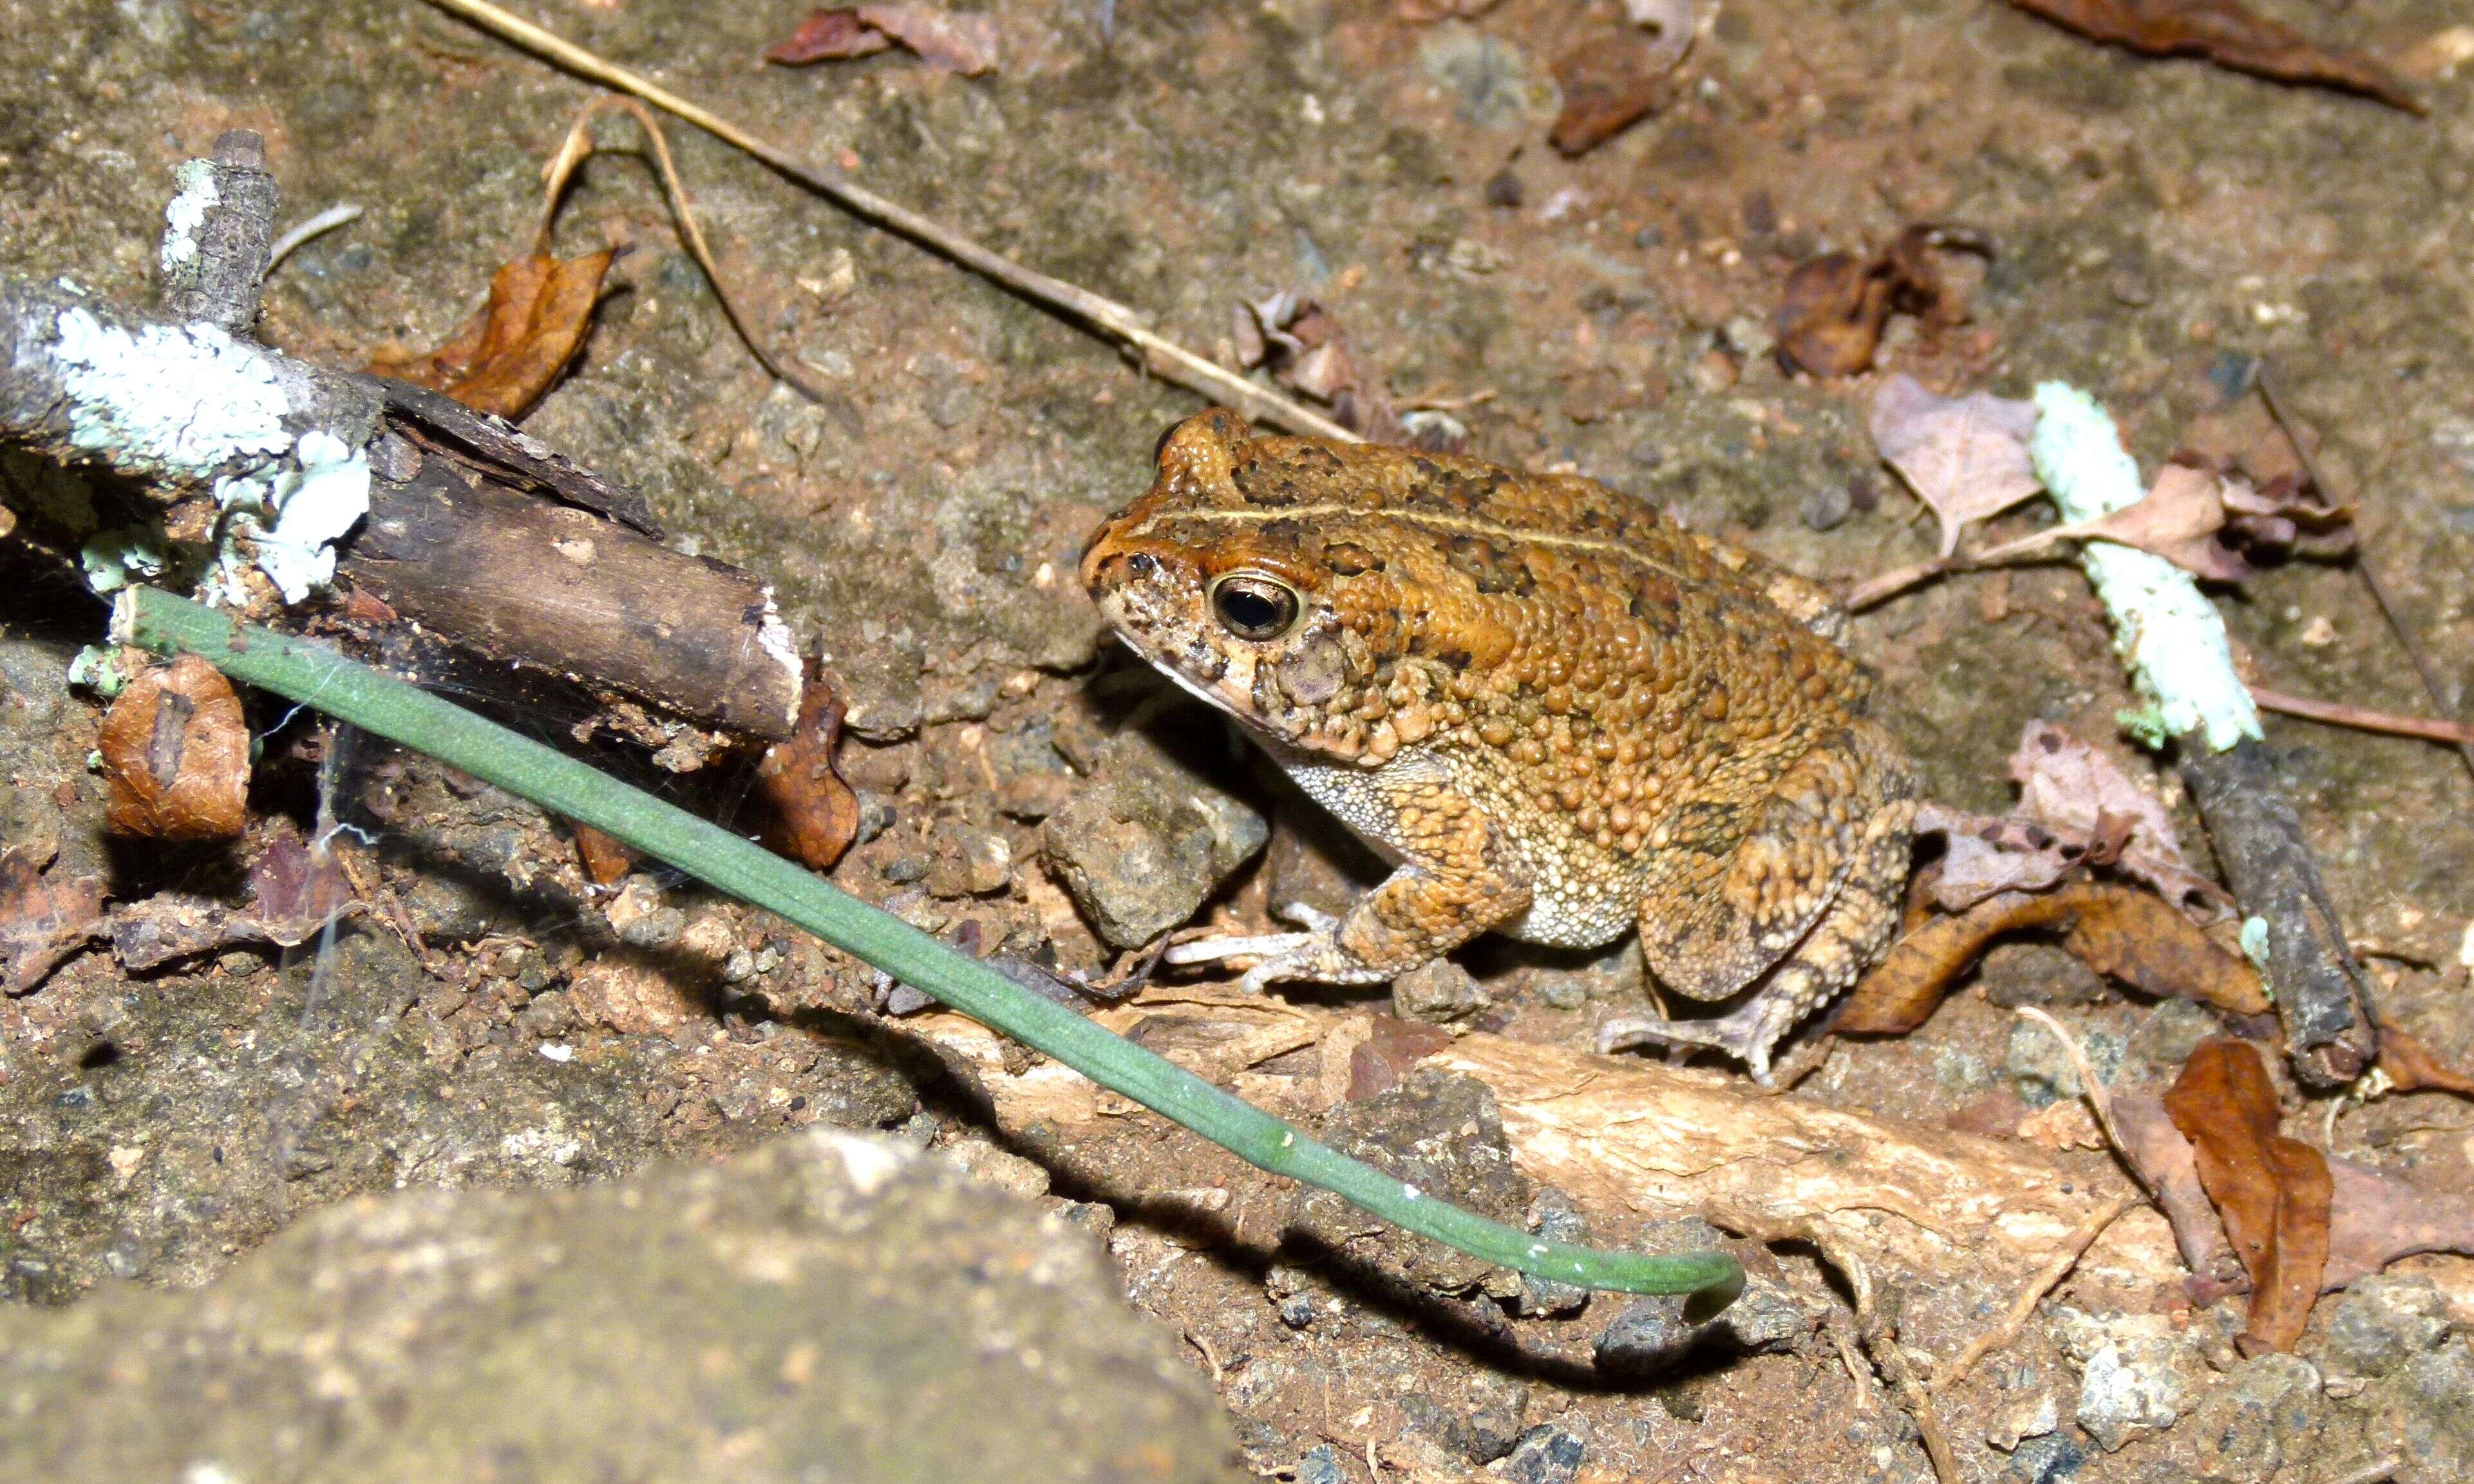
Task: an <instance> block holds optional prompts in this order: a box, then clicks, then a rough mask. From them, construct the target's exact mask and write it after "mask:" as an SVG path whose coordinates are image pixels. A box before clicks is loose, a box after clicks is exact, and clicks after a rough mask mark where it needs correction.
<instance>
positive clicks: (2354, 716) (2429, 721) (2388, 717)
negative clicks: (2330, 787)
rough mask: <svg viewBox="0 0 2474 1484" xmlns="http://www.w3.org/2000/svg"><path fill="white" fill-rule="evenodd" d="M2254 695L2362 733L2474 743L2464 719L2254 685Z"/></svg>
mask: <svg viewBox="0 0 2474 1484" xmlns="http://www.w3.org/2000/svg"><path fill="white" fill-rule="evenodd" d="M2250 698H2251V699H2252V700H2254V701H2257V702H2258V703H2259V708H2260V709H2261V710H2262V711H2275V712H2282V713H2283V714H2285V715H2286V716H2289V717H2302V718H2306V719H2309V720H2312V721H2325V722H2327V723H2328V724H2329V725H2330V726H2349V727H2352V728H2353V729H2354V730H2356V731H2358V732H2381V733H2385V734H2386V735H2388V736H2390V737H2413V738H2419V739H2421V740H2422V741H2424V742H2442V743H2446V744H2448V745H2451V746H2458V747H2462V746H2465V745H2467V744H2468V743H2474V726H2467V725H2466V724H2465V723H2464V722H2462V721H2442V720H2438V719H2437V718H2431V717H2401V716H2399V715H2397V714H2396V713H2395V712H2393V711H2373V710H2371V709H2370V708H2369V707H2367V706H2348V705H2346V704H2344V703H2343V702H2341V701H2315V700H2312V699H2310V698H2309V697H2308V696H2301V695H2287V694H2284V693H2280V692H2276V691H2263V690H2261V689H2260V688H2259V687H2257V686H2252V687H2251V688H2250Z"/></svg>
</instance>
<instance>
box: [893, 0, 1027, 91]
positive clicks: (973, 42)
mask: <svg viewBox="0 0 2474 1484" xmlns="http://www.w3.org/2000/svg"><path fill="white" fill-rule="evenodd" d="M859 18H860V19H861V20H863V21H865V22H867V23H868V24H869V25H871V26H874V27H875V28H876V29H877V30H879V31H882V32H884V33H885V35H886V36H891V37H892V38H893V39H894V40H896V41H899V42H900V43H902V45H904V46H905V47H907V48H909V49H910V51H911V52H913V53H915V54H917V56H918V58H919V60H920V61H924V62H926V63H927V64H928V65H930V66H932V67H934V68H935V69H936V70H937V71H939V72H952V73H956V74H958V75H959V76H962V77H978V76H979V75H980V74H981V73H982V72H991V71H994V70H995V69H996V64H997V22H996V17H995V16H993V15H990V14H986V13H984V12H960V11H940V10H937V9H935V8H934V7H933V6H925V5H862V6H861V7H860V8H859Z"/></svg>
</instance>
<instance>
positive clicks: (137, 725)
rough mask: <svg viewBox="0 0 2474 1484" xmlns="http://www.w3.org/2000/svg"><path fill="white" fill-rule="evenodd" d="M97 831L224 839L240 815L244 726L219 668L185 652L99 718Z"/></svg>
mask: <svg viewBox="0 0 2474 1484" xmlns="http://www.w3.org/2000/svg"><path fill="white" fill-rule="evenodd" d="M99 750H100V751H101V753H102V754H103V776H104V782H105V784H106V785H107V787H108V789H109V797H108V799H107V801H106V803H105V806H104V824H105V827H106V828H108V829H109V830H110V831H111V833H112V834H114V835H127V836H135V837H138V838H141V839H231V838H232V837H234V836H236V835H238V834H240V832H241V826H242V825H243V824H245V823H246V822H247V821H248V816H249V811H248V801H249V722H248V720H247V718H244V717H243V716H242V715H241V709H240V697H239V696H237V695H235V694H233V693H232V688H231V682H230V681H229V680H226V679H225V678H224V676H223V672H222V671H221V670H218V669H215V668H214V667H213V666H211V665H209V664H207V663H206V661H204V660H202V659H200V658H198V657H197V656H196V655H194V654H184V655H182V656H181V658H180V659H179V660H177V661H175V662H174V663H173V664H171V665H170V666H168V667H164V668H161V669H150V670H148V671H146V672H145V673H144V674H142V675H139V676H138V677H137V678H136V679H134V680H133V681H131V682H130V683H129V685H128V687H127V688H126V689H125V690H123V691H122V692H121V693H120V695H119V697H118V698H117V699H115V700H114V701H113V702H112V703H111V709H110V710H109V711H107V712H105V713H104V717H103V728H102V732H101V735H100V744H99Z"/></svg>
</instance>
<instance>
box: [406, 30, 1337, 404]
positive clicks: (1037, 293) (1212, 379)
mask: <svg viewBox="0 0 2474 1484" xmlns="http://www.w3.org/2000/svg"><path fill="white" fill-rule="evenodd" d="M429 3H430V4H432V5H435V6H437V7H438V8H439V9H440V10H442V11H446V12H449V14H452V15H457V16H461V17H462V18H463V19H465V20H468V21H471V22H472V23H473V25H475V26H478V27H480V28H481V29H482V30H484V31H487V32H489V33H491V34H492V35H494V36H497V37H499V38H500V39H502V40H505V41H510V42H513V43H514V44H515V45H517V46H521V47H522V48H523V49H524V50H526V51H529V52H531V53H533V54H534V55H535V56H537V57H541V58H543V59H544V60H546V61H550V62H552V63H554V64H556V65H557V66H560V67H563V68H565V69H567V70H568V71H570V72H572V73H574V74H576V75H577V76H579V77H583V78H588V79H591V80H592V81H594V82H595V83H599V84H600V85H603V86H605V87H610V88H614V89H616V90H618V91H619V92H622V93H626V94H628V95H629V96H631V97H635V98H641V99H643V101H644V102H646V103H649V104H651V105H652V106H653V107H654V108H657V109H661V110H662V111H663V112H665V113H667V114H670V115H671V116H673V117H676V118H681V119H684V120H686V121H687V122H689V123H691V124H693V125H694V126H695V127H697V128H698V129H701V130H703V131H704V132H705V133H707V134H712V135H713V136H714V137H716V138H717V139H720V140H722V141H723V142H725V143H727V144H730V145H732V146H734V147H736V148H738V149H740V150H742V151H744V152H745V153H747V154H749V155H752V156H754V157H755V158H758V159H760V160H762V161H764V163H765V164H766V165H769V166H771V167H772V168H773V169H775V170H777V171H779V172H781V173H782V174H783V175H785V176H788V177H789V178H790V179H791V180H793V181H796V182H799V183H800V184H802V185H805V186H807V187H808V188H809V189H811V190H814V191H817V192H819V193H821V194H823V195H825V196H827V197H830V198H831V199H833V200H834V201H836V202H837V203H839V204H840V205H841V206H843V207H846V208H848V209H849V210H851V211H853V212H855V213H857V214H858V215H860V216H861V217H864V218H866V219H867V220H868V221H870V222H873V223H875V224H876V225H877V226H879V227H882V228H884V229H885V230H886V231H891V232H896V233H898V234H900V235H902V236H905V237H908V238H910V240H911V241H913V242H916V243H918V244H919V245H920V246H922V247H925V248H927V249H929V250H930V251H932V252H934V253H937V254H939V255H943V256H944V257H946V258H949V259H951V260H952V261H954V262H957V263H959V264H960V265H961V266H963V267H965V268H968V269H970V270H971V271H972V272H974V273H977V274H980V275H981V276H982V277H984V278H987V279H989V280H993V281H995V282H996V283H999V284H1001V285H1003V286H1004V287H1006V288H1008V289H1011V290H1012V291H1013V292H1015V293H1017V294H1020V295H1022V296H1023V297H1024V298H1026V299H1031V300H1035V301H1037V302H1038V303H1040V304H1046V305H1048V306H1049V307H1050V308H1053V309H1055V310H1056V311H1058V312H1059V313H1061V314H1064V315H1066V316H1068V317H1070V318H1072V319H1076V320H1079V321H1080V322H1081V323H1082V324H1083V325H1085V326H1086V327H1088V328H1091V329H1093V330H1095V331H1097V332H1099V333H1100V334H1102V335H1104V336H1105V337H1107V338H1109V339H1111V340H1115V341H1117V342H1118V343H1120V344H1122V345H1125V346H1127V347H1128V348H1130V349H1132V350H1133V351H1135V352H1136V353H1139V355H1140V357H1141V360H1142V364H1143V368H1144V369H1145V370H1146V371H1147V372H1150V373H1152V374H1153V375H1156V376H1158V377H1162V378H1163V379H1166V380H1169V381H1172V382H1175V383H1176V385H1178V386H1182V387H1184V388H1185V389H1187V390H1188V391H1191V392H1195V393H1198V394H1200V395H1201V396H1203V397H1206V398H1209V399H1211V400H1212V401H1220V402H1224V403H1225V404H1226V405H1228V406H1231V407H1234V408H1236V409H1237V410H1238V411H1240V412H1243V413H1245V414H1247V415H1248V416H1249V417H1253V418H1258V419H1260V420H1261V421H1263V422H1266V423H1270V424H1273V425H1274V426H1280V427H1285V428H1287V429H1289V430H1290V431H1291V432H1298V433H1311V434H1314V435H1316V436H1318V437H1323V438H1330V439H1334V440H1336V441H1338V442H1342V443H1361V442H1364V440H1363V439H1362V438H1360V437H1359V436H1358V435H1357V434H1355V433H1352V432H1350V431H1349V430H1348V429H1347V428H1346V427H1343V426H1340V425H1339V424H1338V423H1335V422H1333V421H1332V420H1331V419H1329V418H1327V417H1324V416H1322V414H1320V413H1317V412H1313V411H1311V410H1309V409H1307V408H1305V407H1302V406H1299V405H1298V403H1296V402H1294V401H1290V400H1289V399H1287V398H1285V397H1282V396H1280V395H1279V394H1277V393H1275V392H1273V391H1270V390H1267V389H1266V388H1263V387H1260V386H1257V385H1255V384H1254V383H1253V382H1251V381H1249V380H1248V379H1246V378H1245V377H1242V376H1239V375H1237V374H1236V373H1234V372H1232V371H1229V370H1227V369H1226V368H1225V367H1222V366H1220V365H1217V364H1215V363H1214V362H1212V361H1211V360H1209V359H1208V358H1206V357H1204V356H1201V355H1198V354H1196V353H1194V352H1192V351H1189V350H1187V349H1186V348H1185V347H1183V346H1181V345H1178V344H1177V343H1176V342H1175V341H1173V340H1170V339H1168V338H1167V337H1165V336H1163V335H1160V334H1157V333H1155V332H1153V331H1152V329H1151V328H1149V327H1148V326H1146V325H1145V324H1144V323H1143V317H1142V316H1141V315H1139V314H1137V313H1136V312H1135V311H1134V310H1132V309H1131V308H1128V306H1126V305H1124V304H1119V303H1117V302H1116V301H1115V300H1113V299H1109V298H1106V297H1104V296H1103V295H1100V294H1095V293H1093V292H1091V291H1090V290H1089V289H1086V288H1083V287H1081V286H1080V285H1079V284H1074V283H1068V282H1066V281H1065V280H1062V279H1055V278H1051V277H1049V276H1048V275H1047V274H1044V273H1040V272H1037V271H1036V270H1033V269H1031V268H1026V267H1024V266H1023V265H1022V264H1020V263H1018V262H1015V261H1014V260H1013V259H1012V258H1010V257H1007V256H1006V255H1004V254H1002V253H999V252H996V251H995V250H993V249H991V248H988V247H985V246H983V245H982V244H981V243H979V242H976V241H974V240H973V239H971V238H969V237H966V236H964V235H963V234H961V233H960V232H958V231H955V230H953V229H952V228H950V227H947V226H945V225H944V224H943V223H941V222H938V221H936V220H934V218H931V217H927V216H923V215H921V214H920V213H918V212H916V211H913V210H911V209H910V207H906V206H903V205H901V204H899V203H897V202H894V201H891V200H888V199H886V198H885V197H883V196H880V195H878V194H876V193H875V192H874V191H871V190H869V189H867V188H866V187H864V186H862V185H861V184H859V183H858V182H854V181H852V180H851V179H850V178H849V177H847V176H845V175H843V174H842V173H841V172H840V171H838V170H828V169H826V168H824V167H822V166H819V165H813V164H810V163H809V162H807V161H806V160H803V159H801V158H799V157H797V156H796V155H793V154H791V153H790V152H789V151H788V150H786V149H783V148H782V147H781V146H779V145H776V144H771V143H768V142H767V141H765V140H764V139H761V138H759V137H757V136H756V135H755V134H750V133H748V132H747V131H746V130H744V129H741V128H740V127H739V126H738V125H737V124H734V123H732V122H731V121H730V120H728V119H726V118H723V117H722V116H721V115H719V114H717V113H716V112H714V111H712V110H711V109H705V108H702V107H699V106H698V105H696V104H693V103H691V102H689V101H688V100H687V99H685V98H682V97H680V96H679V95H678V94H676V93H673V92H671V91H669V90H668V89H667V88H664V87H662V86H660V85H656V84H654V83H652V82H649V81H647V80H646V79H644V78H642V77H639V76H637V75H636V74H635V73H633V72H630V71H628V70H627V69H626V68H624V67H620V66H618V65H616V64H614V63H612V62H609V61H603V60H602V59H601V58H599V57H597V56H595V55H594V54H593V53H591V52H589V51H586V50H585V49H584V48H583V47H580V46H577V45H576V44H575V43H573V42H572V41H569V40H567V39H566V38H564V37H562V36H557V35H555V34H553V33H551V32H548V31H545V30H543V29H542V28H541V27H539V26H536V25H534V24H533V23H532V22H530V21H527V20H524V19H521V17H519V16H516V15H512V14H510V13H508V12H505V11H502V10H500V9H499V8H498V7H497V6H495V5H492V4H490V3H489V0H429Z"/></svg>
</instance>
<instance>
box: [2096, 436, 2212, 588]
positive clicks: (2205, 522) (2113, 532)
mask: <svg viewBox="0 0 2474 1484" xmlns="http://www.w3.org/2000/svg"><path fill="white" fill-rule="evenodd" d="M2223 488H2224V480H2223V479H2222V478H2220V477H2219V476H2218V475H2217V474H2216V473H2215V471H2213V470H2206V469H2193V468H2191V467H2190V466H2188V465H2186V464H2168V465H2166V466H2165V467H2164V468H2163V469H2160V470H2158V471H2157V472H2156V482H2155V483H2154V484H2152V485H2150V486H2148V490H2147V494H2146V495H2145V496H2142V497H2141V498H2140V499H2138V500H2137V501H2136V502H2134V503H2132V504H2128V505H2125V506H2123V507H2122V509H2120V510H2117V511H2115V512H2113V513H2112V514H2111V515H2108V516H2105V517H2104V518H2103V519H2101V520H2098V521H2092V522H2090V523H2088V525H2087V527H2086V529H2087V532H2088V534H2090V535H2092V536H2101V537H2103V538H2104V539H2105V540H2107V541H2113V542H2119V543H2120V544H2121V545H2122V546H2125V547H2138V548H2139V549H2140V550H2142V551H2149V552H2153V553H2155V554H2156V555H2158V556H2161V557H2163V558H2164V559H2165V560H2167V561H2169V562H2171V563H2172V564H2173V565H2174V566H2176V567H2179V568H2181V569H2182V570H2183V571H2184V572H2189V573H2191V574H2192V575H2193V576H2195V577H2206V578H2209V579H2210V580H2212V581H2216V582H2240V581H2243V580H2244V578H2246V577H2248V576H2249V575H2250V574H2251V566H2250V564H2249V563H2248V562H2245V561H2244V560H2243V559H2242V553H2240V552H2238V551H2236V550H2234V549H2233V548H2232V547H2227V546H2226V545H2224V544H2223V543H2222V542H2220V541H2219V540H2218V539H2217V533H2218V532H2219V531H2221V530H2223V529H2224V525H2225V499H2224V495H2223V493H2222V492H2223Z"/></svg>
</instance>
